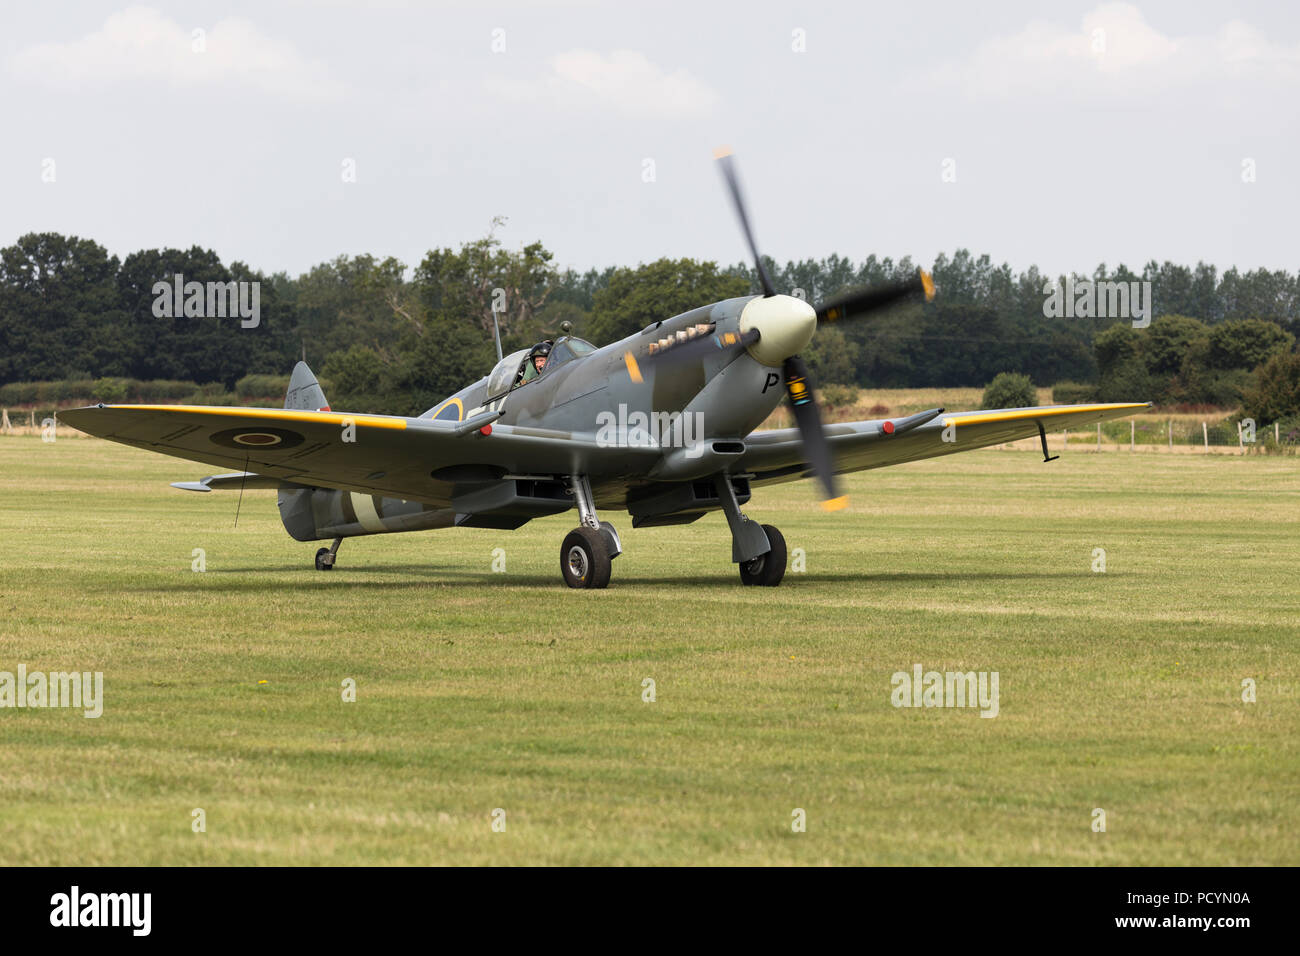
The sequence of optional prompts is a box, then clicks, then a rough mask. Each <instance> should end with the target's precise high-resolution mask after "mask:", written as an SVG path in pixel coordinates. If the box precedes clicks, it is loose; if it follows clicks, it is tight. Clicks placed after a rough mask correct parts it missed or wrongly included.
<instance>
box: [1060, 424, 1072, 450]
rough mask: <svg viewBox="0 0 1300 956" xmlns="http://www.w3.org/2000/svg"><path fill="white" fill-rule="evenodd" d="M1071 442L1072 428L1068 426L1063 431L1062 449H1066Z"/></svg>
mask: <svg viewBox="0 0 1300 956" xmlns="http://www.w3.org/2000/svg"><path fill="white" fill-rule="evenodd" d="M1069 443H1070V429H1068V428H1066V429H1063V430H1062V431H1061V451H1065V446H1066V445H1068V444H1069Z"/></svg>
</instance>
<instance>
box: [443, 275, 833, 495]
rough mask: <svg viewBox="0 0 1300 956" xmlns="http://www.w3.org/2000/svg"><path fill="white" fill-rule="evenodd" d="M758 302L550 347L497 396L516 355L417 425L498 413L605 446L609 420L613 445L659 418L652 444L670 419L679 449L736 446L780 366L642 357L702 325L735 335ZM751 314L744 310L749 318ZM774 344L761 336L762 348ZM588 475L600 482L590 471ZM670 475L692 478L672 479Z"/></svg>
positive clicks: (744, 357) (768, 405)
mask: <svg viewBox="0 0 1300 956" xmlns="http://www.w3.org/2000/svg"><path fill="white" fill-rule="evenodd" d="M761 298H762V297H760V296H745V297H742V298H736V299H726V300H723V301H721V302H715V303H713V304H712V305H707V306H702V307H701V308H698V309H692V310H691V311H689V312H684V313H682V314H681V315H677V316H674V317H673V318H670V319H665V320H663V321H661V322H656V323H654V324H652V325H649V326H647V327H646V328H645V329H643V330H641V331H640V332H637V333H635V334H633V335H629V336H627V337H626V338H624V339H620V340H619V341H617V342H613V343H611V344H609V345H606V346H604V347H603V348H598V349H595V350H594V351H591V352H590V353H589V354H585V355H579V356H569V357H566V356H565V355H564V353H563V351H562V350H561V349H560V345H561V344H562V343H563V341H564V340H557V343H556V349H555V351H553V353H552V355H553V356H555V354H556V352H559V353H561V354H560V357H559V359H558V360H557V359H556V358H554V357H553V358H552V360H551V361H550V362H548V365H547V368H546V369H545V371H544V372H543V373H542V374H541V375H540V376H539V377H537V378H536V379H534V380H533V381H531V382H528V383H527V384H524V385H519V386H517V387H515V388H513V389H512V390H510V391H508V392H506V393H505V394H504V396H502V395H501V392H502V391H503V390H504V389H507V388H509V385H510V382H511V381H512V380H513V377H514V372H515V371H516V369H517V367H518V365H519V363H520V361H521V357H522V355H523V353H515V354H513V355H511V356H507V357H506V358H505V359H503V360H502V362H501V363H500V364H499V365H498V367H497V368H496V369H494V370H493V372H492V373H490V374H489V375H487V376H484V377H483V378H482V379H480V380H478V381H477V382H474V383H473V384H472V385H469V386H467V387H465V388H463V389H461V390H460V391H459V392H457V393H455V394H454V395H452V396H450V397H448V398H447V399H444V400H443V401H442V402H439V403H438V404H437V405H435V406H433V407H432V408H430V409H428V410H427V411H426V412H425V413H424V414H423V415H422V416H421V417H428V418H450V419H463V418H468V417H470V416H471V415H473V414H475V413H476V412H479V411H482V410H494V411H497V410H499V411H500V412H501V417H500V418H499V419H498V421H499V422H500V423H501V424H505V425H511V426H515V427H524V428H536V429H539V430H542V431H545V432H547V433H548V434H554V433H557V432H558V433H562V434H564V435H567V436H568V437H572V438H582V439H589V440H596V439H597V436H600V435H603V436H604V438H605V440H608V439H609V437H610V432H609V430H608V429H609V425H610V423H611V422H613V423H615V427H616V432H617V434H616V436H615V437H616V440H619V441H643V440H644V439H645V436H644V435H643V434H641V432H642V429H641V428H640V427H639V423H640V422H642V421H644V419H643V418H640V417H638V414H639V415H640V416H646V417H650V416H658V418H657V419H654V418H651V422H652V427H651V429H650V432H651V434H650V438H651V440H655V441H658V440H660V439H662V438H663V437H664V434H663V429H662V428H660V427H654V425H653V423H654V422H656V421H657V422H658V423H659V424H661V425H662V424H664V423H665V422H666V421H669V420H670V421H671V423H672V425H674V426H675V427H676V428H677V432H675V433H673V436H674V437H680V438H681V439H682V440H683V441H689V442H690V443H695V444H703V445H706V446H708V447H711V446H712V445H713V444H714V443H715V442H719V441H720V442H728V441H730V442H743V441H744V438H745V436H747V435H748V434H749V433H750V432H752V431H753V430H754V429H755V428H756V427H758V425H759V424H761V423H762V422H763V420H764V419H766V418H767V417H768V415H769V414H771V412H772V410H773V409H774V408H775V407H776V406H777V404H778V403H780V401H781V399H782V398H783V397H784V394H785V393H784V389H783V387H782V382H781V369H780V367H779V365H777V366H775V367H774V366H772V365H767V364H764V363H763V362H761V361H759V360H758V359H757V358H755V357H754V355H753V354H751V351H746V350H740V351H721V350H719V351H718V353H717V355H716V356H714V355H713V354H712V353H709V352H705V353H704V355H703V357H697V358H695V359H691V360H689V361H683V362H655V361H652V360H650V355H651V351H652V345H654V346H658V345H659V343H662V342H664V341H665V340H668V339H674V338H675V337H677V336H679V335H684V334H686V333H687V332H688V330H692V329H695V328H696V327H699V326H702V325H709V326H712V329H713V331H712V332H711V333H710V334H712V335H715V336H719V335H725V334H727V333H737V332H739V331H740V329H741V326H742V313H745V310H746V307H747V306H749V305H750V303H752V302H755V301H756V300H761ZM782 298H785V297H782ZM767 301H768V302H771V299H769V300H767ZM792 301H797V300H792ZM754 311H756V309H751V310H750V313H749V314H752V313H753V312H754ZM809 312H811V309H809ZM776 337H777V336H776V335H774V334H770V333H769V334H767V335H765V338H767V339H769V340H770V339H773V338H776ZM803 341H805V342H806V338H804V339H803ZM583 344H584V345H585V343H583ZM629 422H631V423H632V424H631V427H630V429H629V426H628V423H629ZM678 423H680V424H678ZM629 431H631V432H632V433H633V434H629V433H628V432H629ZM687 433H689V434H687ZM719 447H720V448H722V447H725V446H721V445H720V446H719ZM742 447H743V446H742ZM671 450H672V446H671V445H669V446H668V447H666V448H665V456H666V457H667V456H668V454H669V453H670V451H671ZM679 450H681V449H679ZM688 450H689V449H686V450H683V451H688ZM711 457H712V456H711V455H710V454H704V453H703V452H698V453H697V454H695V456H694V457H691V456H689V455H686V454H684V453H683V454H679V455H678V456H677V458H678V459H679V461H678V463H677V468H678V472H680V470H681V469H682V468H683V467H684V468H686V470H688V471H689V470H691V469H692V467H695V468H696V470H699V471H700V472H701V473H707V472H708V468H709V462H708V460H707V459H708V458H711ZM680 459H685V460H680ZM695 463H698V465H696V464H695ZM609 467H610V469H611V474H610V476H609V477H612V476H613V474H614V473H615V472H616V471H617V470H618V468H619V465H618V463H617V459H611V460H610V463H609ZM593 477H605V476H602V475H599V474H598V473H597V474H594V475H593ZM665 477H670V476H669V475H665ZM671 477H674V478H681V477H690V475H684V474H680V473H677V472H675V473H674V474H672V475H671Z"/></svg>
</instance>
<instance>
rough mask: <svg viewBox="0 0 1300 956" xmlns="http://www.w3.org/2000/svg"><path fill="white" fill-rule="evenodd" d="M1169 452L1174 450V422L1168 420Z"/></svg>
mask: <svg viewBox="0 0 1300 956" xmlns="http://www.w3.org/2000/svg"><path fill="white" fill-rule="evenodd" d="M1168 427H1169V450H1170V451H1173V450H1174V420H1173V419H1172V418H1171V419H1169V426H1168Z"/></svg>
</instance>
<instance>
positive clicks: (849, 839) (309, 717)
mask: <svg viewBox="0 0 1300 956" xmlns="http://www.w3.org/2000/svg"><path fill="white" fill-rule="evenodd" d="M207 473H209V470H208V469H206V468H205V467H204V466H202V465H195V464H188V463H186V462H182V461H179V460H176V459H169V458H164V457H161V456H153V455H149V454H147V453H144V452H140V451H136V450H132V449H128V448H124V447H121V446H117V445H111V444H108V443H104V442H100V441H97V440H67V439H60V440H59V441H57V442H55V443H52V444H44V443H42V442H41V441H40V440H39V439H37V438H26V437H23V438H18V437H10V438H0V542H3V545H2V547H0V670H9V671H13V670H15V669H16V667H17V665H18V664H19V663H25V664H26V665H27V667H28V669H29V670H63V669H71V668H76V669H78V670H92V671H94V670H100V671H103V672H104V679H105V697H106V701H105V710H104V715H103V717H102V718H100V719H98V720H88V719H84V718H83V717H82V716H80V714H79V713H78V712H72V711H68V710H53V709H47V710H30V709H24V710H11V709H3V710H0V741H2V745H0V838H2V839H3V843H4V857H5V862H6V863H9V864H163V863H171V864H250V863H251V864H258V863H268V864H269V863H279V864H284V863H289V864H296V863H329V864H352V863H381V864H382V863H404V864H429V863H443V864H446V863H450V864H463V863H516V864H543V863H547V864H550V863H651V864H659V863H677V864H680V863H754V864H784V863H797V864H825V863H882V864H904V863H932V864H945V863H960V864H978V863H1029V864H1256V863H1270V864H1284V863H1290V864H1295V863H1297V862H1300V836H1298V835H1297V828H1296V826H1295V821H1296V819H1297V816H1300V812H1298V811H1300V706H1298V705H1300V697H1298V695H1297V689H1298V688H1300V651H1298V646H1300V642H1298V639H1300V571H1298V570H1297V568H1300V476H1298V472H1297V466H1296V464H1295V461H1294V459H1273V458H1258V457H1252V458H1240V457H1232V456H1205V457H1196V456H1168V457H1166V456H1138V457H1133V456H1128V455H1095V454H1082V453H1078V454H1067V455H1065V456H1064V457H1063V458H1061V459H1060V460H1059V461H1056V462H1053V463H1052V464H1050V465H1045V464H1042V463H1041V461H1040V460H1039V456H1038V455H1037V453H1036V452H1031V451H1023V452H1022V451H988V452H974V453H970V454H967V455H960V456H954V457H951V458H947V459H941V460H938V461H931V462H922V463H918V464H914V465H906V466H902V467H898V468H892V469H886V470H883V471H878V472H869V473H865V474H861V475H857V476H852V477H850V478H849V479H848V481H847V484H848V486H849V491H850V492H851V493H852V495H853V504H852V506H851V508H850V510H848V511H847V512H843V513H840V514H839V515H825V514H823V513H822V512H821V511H820V510H819V509H818V508H817V507H816V504H815V500H814V493H813V490H812V489H811V488H810V487H809V486H807V485H805V484H795V485H785V486H780V487H777V488H773V489H767V490H765V491H760V492H759V493H758V495H757V496H756V498H755V500H754V501H753V502H752V503H751V504H750V505H749V506H748V508H747V511H748V512H749V514H750V515H751V516H754V517H757V518H760V519H761V520H763V521H766V522H769V523H772V524H776V525H777V526H779V527H780V528H781V529H782V530H783V531H784V533H785V536H786V539H787V541H788V543H789V545H790V547H791V548H796V547H800V548H804V549H806V552H807V573H805V574H790V575H788V576H787V577H786V582H785V584H784V585H783V586H782V587H780V588H778V589H775V590H770V591H769V590H762V589H749V588H742V587H741V586H740V585H739V582H738V578H737V575H736V573H735V569H734V567H733V566H732V565H731V564H730V563H729V560H728V559H729V556H730V545H729V540H728V537H727V534H726V530H725V523H724V522H723V519H722V518H721V516H719V515H712V516H710V517H708V518H706V519H704V520H703V521H701V522H699V523H697V524H695V525H690V526H685V527H678V528H662V529H647V530H643V531H634V530H632V529H631V522H630V520H629V519H628V518H627V516H626V515H623V516H619V515H607V516H606V517H608V518H610V519H611V520H613V521H614V522H615V523H616V524H617V525H618V526H619V528H620V530H621V531H622V532H623V541H624V547H625V548H626V549H627V553H626V554H625V555H624V556H623V557H620V558H619V559H618V560H617V561H616V562H615V565H614V576H613V583H612V585H611V587H610V589H609V590H608V591H606V592H575V591H569V590H567V589H566V588H564V587H563V585H562V584H561V583H560V579H559V568H558V565H559V554H558V552H559V543H560V540H561V538H562V536H563V534H564V533H565V532H566V531H567V530H569V528H570V527H572V526H573V525H574V524H575V523H576V521H575V519H574V517H573V515H568V516H561V517H558V518H552V519H547V520H543V521H538V522H534V523H533V524H531V525H529V526H527V527H526V528H524V529H522V530H520V531H517V532H494V531H483V530H473V531H456V530H451V531H435V532H425V533H419V534H411V535H393V536H384V537H374V538H367V539H360V540H353V541H348V542H345V543H344V545H343V549H342V551H341V553H340V558H339V566H338V568H337V569H336V570H334V571H333V572H330V573H328V574H324V573H319V572H316V571H314V570H312V568H311V558H312V554H313V553H314V551H315V548H316V547H317V545H315V544H312V545H302V544H298V543H296V542H293V541H292V540H291V539H290V538H289V537H288V536H287V535H286V534H285V533H284V531H283V530H282V528H281V527H280V523H279V519H278V517H277V514H276V509H275V505H274V500H273V499H274V496H273V495H272V494H271V493H269V492H249V493H247V494H246V495H245V497H244V501H243V510H242V514H241V516H240V520H239V527H238V528H237V529H235V528H233V527H232V522H233V518H234V511H235V500H236V495H235V494H232V493H221V492H217V493H213V494H210V495H197V494H188V493H185V492H180V491H175V490H173V489H171V488H169V487H167V484H166V483H167V481H170V480H180V479H192V478H197V477H200V476H202V475H203V474H207ZM497 547H503V548H505V549H506V560H507V573H506V574H494V573H492V572H491V571H490V565H491V561H492V550H493V549H494V548H497ZM1099 547H1100V548H1104V549H1105V550H1106V553H1107V571H1106V573H1104V574H1096V573H1093V572H1092V571H1091V565H1092V561H1093V549H1094V548H1099ZM194 548H203V549H204V550H205V551H206V562H207V570H206V572H205V573H201V574H200V573H194V572H192V571H191V569H190V567H191V561H192V558H191V552H192V549H194ZM915 663H920V664H922V665H924V667H925V668H926V669H935V670H940V671H942V670H953V669H961V670H987V671H998V672H999V674H1000V690H1001V701H1000V707H1001V713H1000V715H999V716H998V717H997V718H996V719H991V720H989V719H980V718H979V717H978V716H977V713H976V712H975V711H973V710H956V709H895V708H894V707H892V706H891V704H890V692H891V684H890V677H891V675H892V674H893V673H894V672H895V671H899V670H903V671H910V669H911V667H912V665H913V664H915ZM348 677H351V678H354V679H355V680H356V682H357V695H358V700H357V702H356V703H343V702H342V701H341V699H340V691H341V687H340V685H341V682H342V681H343V680H344V678H348ZM647 677H649V678H653V680H654V681H655V682H656V690H657V700H656V702H654V703H644V702H643V701H642V698H641V694H642V681H643V679H644V678H647ZM1247 677H1250V678H1254V679H1255V680H1256V681H1257V683H1258V698H1259V699H1258V702H1257V703H1254V704H1246V703H1243V702H1242V701H1241V696H1240V695H1241V681H1242V679H1243V678H1247ZM262 681H265V683H260V682H262ZM197 807H201V808H203V809H204V810H205V812H206V818H207V831H206V833H194V832H192V830H191V810H192V809H194V808H197ZM498 807H499V808H504V809H505V811H506V824H507V825H506V830H505V832H493V831H492V829H491V817H490V815H491V813H492V811H493V809H494V808H498ZM796 807H799V808H803V809H804V810H806V812H807V821H808V825H807V832H806V833H799V834H796V833H792V832H791V828H790V820H791V811H792V810H793V809H794V808H796ZM1094 807H1101V808H1104V809H1105V810H1106V811H1107V815H1108V820H1107V824H1108V828H1107V829H1108V832H1106V833H1104V834H1103V833H1094V832H1092V830H1091V821H1092V810H1093V808H1094Z"/></svg>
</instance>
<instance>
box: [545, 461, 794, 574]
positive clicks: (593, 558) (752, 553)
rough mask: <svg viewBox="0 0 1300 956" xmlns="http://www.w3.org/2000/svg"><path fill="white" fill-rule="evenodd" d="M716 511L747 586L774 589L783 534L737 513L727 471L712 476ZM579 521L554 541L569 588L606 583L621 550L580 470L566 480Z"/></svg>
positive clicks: (783, 560)
mask: <svg viewBox="0 0 1300 956" xmlns="http://www.w3.org/2000/svg"><path fill="white" fill-rule="evenodd" d="M714 480H715V483H716V485H717V489H718V498H719V499H720V500H721V502H722V511H723V513H724V514H725V515H726V516H727V524H728V525H729V526H730V527H731V560H732V561H733V562H735V564H736V566H737V568H739V570H740V581H741V583H742V584H744V585H746V586H747V587H763V588H774V587H776V586H777V585H778V584H780V583H781V580H782V578H784V577H785V563H786V557H787V555H786V547H785V536H784V535H782V534H781V532H780V531H778V530H777V529H776V528H774V527H772V526H771V525H770V524H759V523H758V522H757V521H751V520H750V519H749V518H746V517H745V516H744V515H743V514H741V512H740V505H739V503H738V502H737V500H736V490H735V488H734V487H733V486H732V484H731V479H730V477H729V476H727V475H718V476H717V477H716V478H715V479H714ZM568 482H569V488H570V489H571V491H572V493H573V498H574V502H575V503H576V504H577V506H578V514H579V516H580V517H581V521H582V524H580V525H579V526H578V527H576V528H574V529H573V530H572V531H570V532H569V533H568V534H567V535H565V538H564V544H562V545H561V546H560V573H561V574H562V575H563V576H564V583H565V584H567V585H568V586H569V587H571V588H606V587H609V576H610V571H611V569H612V565H613V561H614V559H615V558H616V557H618V556H619V555H620V554H622V553H623V546H622V544H621V543H620V541H619V539H618V532H617V531H615V530H614V526H613V525H612V524H610V523H609V522H608V521H601V520H600V519H599V518H598V517H597V516H596V504H595V500H594V499H593V497H592V494H591V482H590V480H588V478H587V477H586V476H585V475H574V476H571V477H570V478H569V479H568Z"/></svg>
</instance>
